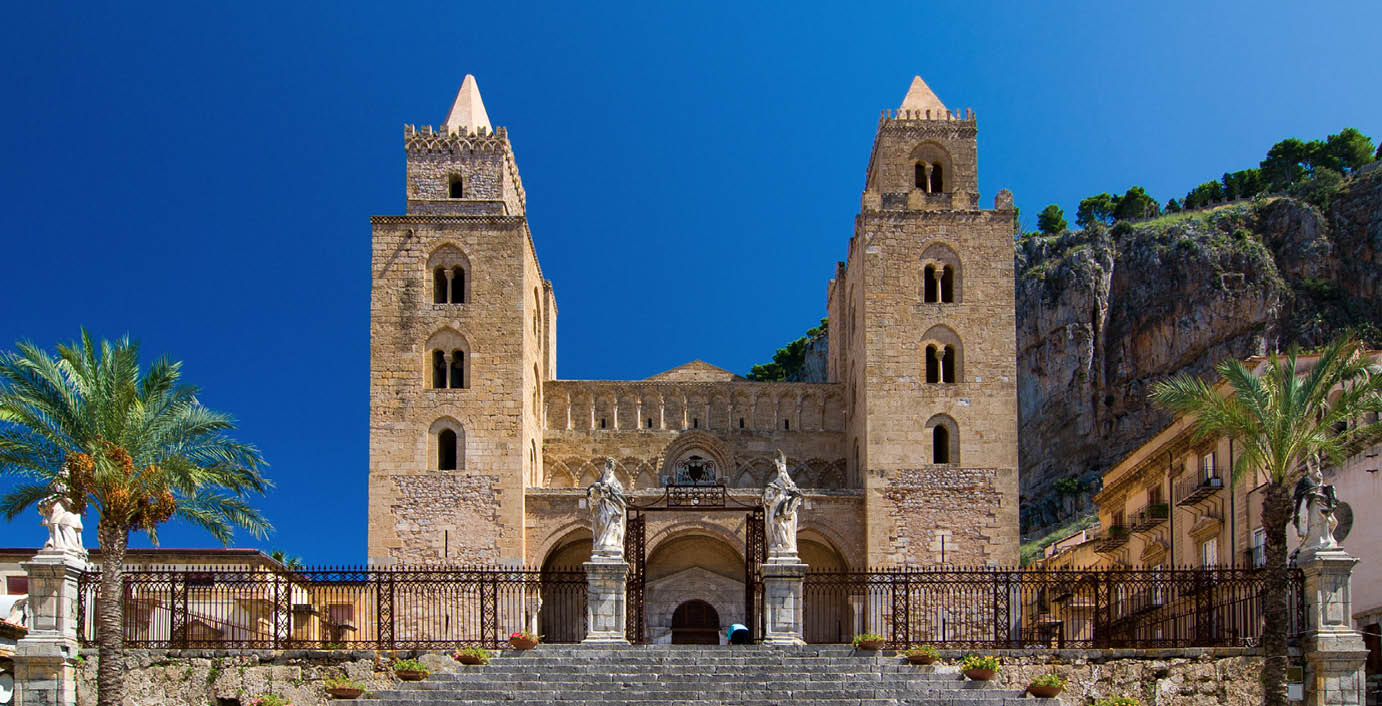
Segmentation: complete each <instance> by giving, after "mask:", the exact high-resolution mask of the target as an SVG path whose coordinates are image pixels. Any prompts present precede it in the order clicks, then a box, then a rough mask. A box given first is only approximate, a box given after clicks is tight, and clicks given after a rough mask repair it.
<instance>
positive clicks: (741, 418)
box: [739, 417, 744, 429]
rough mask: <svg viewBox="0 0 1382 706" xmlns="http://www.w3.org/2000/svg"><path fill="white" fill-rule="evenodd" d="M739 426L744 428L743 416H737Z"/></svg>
mask: <svg viewBox="0 0 1382 706" xmlns="http://www.w3.org/2000/svg"><path fill="white" fill-rule="evenodd" d="M739 428H740V429H743V428H744V418H743V417H740V418H739Z"/></svg>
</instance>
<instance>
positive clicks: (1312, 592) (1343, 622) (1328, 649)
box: [1296, 546, 1368, 706]
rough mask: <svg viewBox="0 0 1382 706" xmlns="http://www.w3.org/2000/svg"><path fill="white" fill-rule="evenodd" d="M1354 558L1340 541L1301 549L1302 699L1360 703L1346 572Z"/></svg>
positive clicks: (1363, 655)
mask: <svg viewBox="0 0 1382 706" xmlns="http://www.w3.org/2000/svg"><path fill="white" fill-rule="evenodd" d="M1357 563H1358V560H1357V559H1355V558H1354V557H1352V556H1350V555H1349V554H1348V553H1347V552H1345V551H1344V550H1343V549H1342V548H1340V547H1337V546H1335V547H1327V548H1320V549H1316V550H1314V551H1308V552H1301V555H1300V556H1299V557H1298V558H1297V559H1296V565H1297V566H1299V567H1300V568H1301V570H1302V571H1304V572H1305V645H1304V646H1305V703H1306V704H1307V705H1308V706H1324V704H1330V705H1331V706H1363V705H1364V704H1366V703H1367V701H1366V697H1365V690H1366V680H1365V679H1364V675H1363V666H1364V663H1366V662H1367V659H1368V650H1367V647H1365V646H1364V645H1363V636H1362V634H1360V633H1359V632H1358V631H1357V630H1354V629H1353V608H1352V603H1353V602H1352V598H1351V597H1350V595H1349V576H1350V575H1351V574H1352V573H1353V566H1354V564H1357Z"/></svg>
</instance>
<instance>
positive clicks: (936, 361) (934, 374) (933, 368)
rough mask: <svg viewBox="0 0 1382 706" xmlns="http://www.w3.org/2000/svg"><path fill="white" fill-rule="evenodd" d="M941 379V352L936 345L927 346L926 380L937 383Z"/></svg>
mask: <svg viewBox="0 0 1382 706" xmlns="http://www.w3.org/2000/svg"><path fill="white" fill-rule="evenodd" d="M940 381H941V358H940V352H939V351H938V350H937V349H936V347H935V346H927V347H926V382H928V383H937V382H940Z"/></svg>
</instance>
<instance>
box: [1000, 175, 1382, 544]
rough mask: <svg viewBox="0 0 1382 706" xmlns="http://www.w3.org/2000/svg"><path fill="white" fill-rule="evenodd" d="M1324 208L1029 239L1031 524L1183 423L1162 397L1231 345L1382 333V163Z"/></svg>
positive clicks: (1287, 208)
mask: <svg viewBox="0 0 1382 706" xmlns="http://www.w3.org/2000/svg"><path fill="white" fill-rule="evenodd" d="M1314 200H1315V201H1316V203H1320V204H1322V205H1325V208H1324V209H1323V210H1321V209H1320V208H1319V207H1317V206H1316V205H1312V204H1311V203H1307V202H1305V201H1302V200H1297V199H1295V198H1290V197H1274V198H1263V199H1257V200H1254V201H1248V202H1241V203H1238V204H1232V205H1227V206H1221V207H1218V208H1215V209H1209V210H1202V211H1195V212H1187V213H1180V214H1173V215H1168V216H1165V217H1162V218H1157V219H1154V220H1150V221H1144V222H1141V223H1136V224H1133V223H1118V224H1116V225H1114V226H1113V227H1112V228H1103V227H1100V226H1095V227H1092V228H1090V229H1088V230H1084V231H1075V232H1066V233H1062V234H1060V235H1055V236H1043V235H1028V236H1025V237H1023V238H1022V239H1021V240H1020V241H1019V242H1018V244H1017V255H1016V257H1017V326H1018V331H1017V338H1018V386H1019V393H1018V394H1019V403H1020V411H1019V430H1020V450H1019V453H1020V463H1021V471H1022V481H1021V483H1022V503H1023V504H1022V527H1023V531H1024V534H1031V533H1035V532H1038V531H1041V530H1043V529H1050V528H1052V527H1055V526H1056V525H1058V524H1059V523H1060V522H1062V521H1064V520H1066V519H1068V518H1069V517H1070V516H1071V515H1073V514H1074V513H1076V512H1077V511H1078V510H1079V509H1080V508H1082V507H1087V506H1088V504H1089V498H1090V495H1091V494H1092V492H1093V491H1094V490H1097V488H1098V483H1099V477H1100V475H1101V474H1102V472H1103V471H1104V470H1106V469H1107V468H1109V467H1110V466H1111V465H1112V464H1113V463H1115V462H1117V461H1118V460H1119V459H1120V458H1121V457H1122V456H1123V455H1125V454H1126V453H1128V452H1129V451H1131V450H1132V449H1134V448H1136V447H1137V446H1138V445H1140V444H1142V443H1143V442H1144V441H1146V440H1147V439H1148V438H1149V437H1151V436H1152V435H1153V434H1155V433H1156V432H1157V431H1159V430H1160V429H1162V428H1163V427H1164V426H1165V425H1166V424H1167V423H1169V422H1170V417H1169V416H1168V415H1166V414H1165V413H1163V412H1161V411H1160V410H1158V409H1156V408H1154V407H1153V406H1152V405H1151V404H1150V403H1149V402H1148V400H1147V394H1148V392H1149V391H1150V389H1151V386H1152V385H1153V384H1154V383H1156V382H1157V381H1159V380H1162V379H1165V378H1166V377H1168V376H1172V375H1176V374H1179V373H1182V372H1189V373H1193V374H1196V375H1202V376H1206V377H1209V376H1211V375H1212V373H1213V366H1214V364H1215V363H1217V362H1218V361H1219V360H1222V359H1223V358H1225V357H1229V356H1232V357H1238V358H1243V357H1247V356H1250V355H1254V354H1260V353H1267V352H1270V351H1272V350H1274V349H1278V348H1280V349H1285V348H1286V347H1287V346H1288V345H1290V344H1291V343H1293V342H1298V343H1300V344H1302V345H1304V346H1307V347H1308V346H1314V345H1318V344H1320V343H1323V342H1324V341H1326V340H1328V339H1329V338H1330V337H1332V336H1333V335H1335V334H1336V333H1338V332H1339V331H1341V330H1342V329H1344V328H1347V327H1350V326H1352V327H1355V328H1357V329H1358V330H1359V332H1360V333H1361V334H1362V335H1363V336H1364V337H1365V338H1367V339H1368V340H1369V343H1371V344H1372V345H1374V346H1379V345H1382V340H1379V339H1382V335H1379V332H1380V331H1382V310H1379V306H1378V305H1379V304H1382V170H1373V171H1371V172H1370V173H1368V174H1363V175H1359V176H1356V177H1354V178H1353V179H1352V180H1350V181H1349V182H1347V183H1346V184H1345V185H1344V188H1343V189H1342V190H1341V191H1340V192H1339V193H1337V194H1335V195H1333V198H1332V199H1331V200H1329V201H1328V202H1327V203H1325V201H1324V200H1323V199H1319V198H1315V199H1314Z"/></svg>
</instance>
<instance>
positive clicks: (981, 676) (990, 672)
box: [965, 669, 998, 681]
mask: <svg viewBox="0 0 1382 706" xmlns="http://www.w3.org/2000/svg"><path fill="white" fill-rule="evenodd" d="M965 676H967V677H969V678H970V679H973V680H974V681H988V680H990V679H992V678H994V677H996V676H998V670H997V669H966V670H965Z"/></svg>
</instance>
